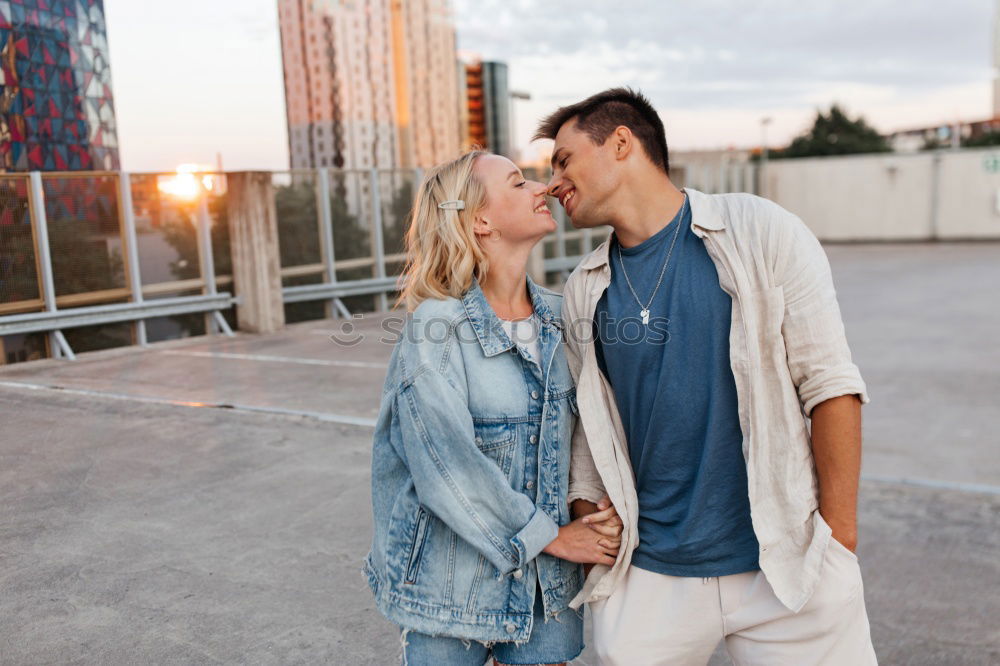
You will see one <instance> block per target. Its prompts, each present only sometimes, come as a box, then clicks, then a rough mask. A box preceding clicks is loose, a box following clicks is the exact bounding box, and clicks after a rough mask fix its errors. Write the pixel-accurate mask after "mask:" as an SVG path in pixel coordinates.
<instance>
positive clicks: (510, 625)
mask: <svg viewBox="0 0 1000 666" xmlns="http://www.w3.org/2000/svg"><path fill="white" fill-rule="evenodd" d="M504 629H506V630H507V633H508V634H512V633H514V631H515V630H516V629H517V627H515V626H514V623H513V622H508V623H507V624H506V626H504Z"/></svg>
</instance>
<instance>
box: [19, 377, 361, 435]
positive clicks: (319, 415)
mask: <svg viewBox="0 0 1000 666" xmlns="http://www.w3.org/2000/svg"><path fill="white" fill-rule="evenodd" d="M0 386H5V387H7V388H14V389H28V390H31V391H52V392H58V393H68V394H70V395H82V396H87V397H91V398H104V399H108V400H127V401H131V402H146V403H151V404H155V405H173V406H175V407H202V408H205V407H207V408H214V409H229V410H232V411H234V412H258V413H262V414H280V415H282V416H304V417H306V418H311V419H316V420H317V421H325V422H328V423H340V424H343V425H354V426H361V427H365V428H374V427H375V419H369V418H364V417H360V416H349V415H346V414H330V413H327V412H312V411H308V410H303V409H284V408H282V407H258V406H255V405H240V404H236V403H223V402H195V401H186V400H174V399H172V398H158V397H155V396H143V395H130V394H128V393H112V392H110V391H94V390H91V389H79V388H68V387H64V386H54V385H47V384H29V383H27V382H6V381H0Z"/></svg>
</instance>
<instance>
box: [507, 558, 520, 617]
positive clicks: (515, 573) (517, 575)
mask: <svg viewBox="0 0 1000 666" xmlns="http://www.w3.org/2000/svg"><path fill="white" fill-rule="evenodd" d="M514 578H516V579H518V580H521V579H522V578H524V572H523V571H521V570H520V569H517V570H515V571H514ZM507 633H510V631H508V632H507Z"/></svg>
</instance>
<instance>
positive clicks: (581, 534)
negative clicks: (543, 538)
mask: <svg viewBox="0 0 1000 666" xmlns="http://www.w3.org/2000/svg"><path fill="white" fill-rule="evenodd" d="M583 520H584V519H583V518H578V519H576V520H574V521H573V522H571V523H570V524H569V525H563V526H562V527H560V528H559V536H557V537H556V538H555V540H554V541H552V543H550V544H549V545H548V546H546V547H545V548H544V549H543V552H545V553H548V554H549V555H553V556H555V557H558V558H560V559H563V560H568V561H570V562H577V563H579V564H606V565H608V566H611V565H613V564H614V563H615V559H616V558H617V557H618V548H619V546H620V545H621V537H620V536H618V537H616V538H611V537H605V536H603V535H602V534H601V533H600V532H598V531H597V530H595V529H593V528H592V526H591V525H588V524H586V523H584V522H583ZM620 533H621V530H619V535H620Z"/></svg>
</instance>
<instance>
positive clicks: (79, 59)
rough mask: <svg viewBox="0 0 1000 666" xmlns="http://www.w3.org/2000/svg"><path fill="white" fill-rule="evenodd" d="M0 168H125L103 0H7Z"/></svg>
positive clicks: (0, 57)
mask: <svg viewBox="0 0 1000 666" xmlns="http://www.w3.org/2000/svg"><path fill="white" fill-rule="evenodd" d="M0 68H2V69H0V84H2V86H3V92H2V94H0V171H81V170H83V171H89V170H117V169H119V168H120V162H119V158H118V136H117V125H116V123H115V112H114V101H113V96H112V94H111V67H110V64H109V60H108V41H107V30H106V27H105V23H104V2H103V0H0Z"/></svg>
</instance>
